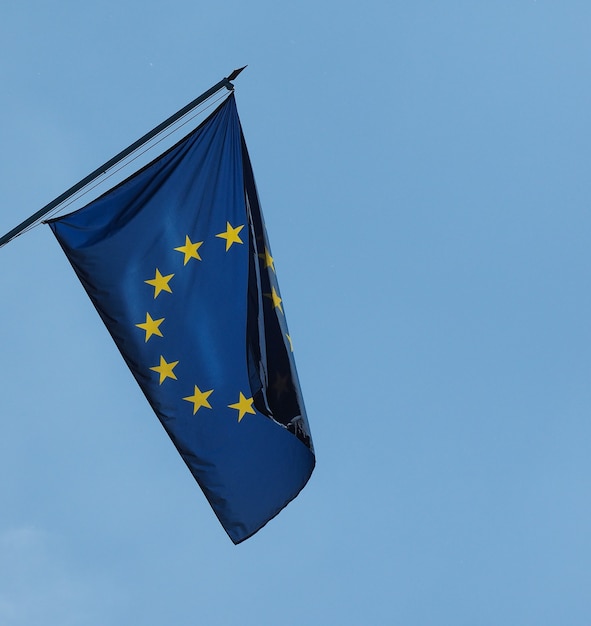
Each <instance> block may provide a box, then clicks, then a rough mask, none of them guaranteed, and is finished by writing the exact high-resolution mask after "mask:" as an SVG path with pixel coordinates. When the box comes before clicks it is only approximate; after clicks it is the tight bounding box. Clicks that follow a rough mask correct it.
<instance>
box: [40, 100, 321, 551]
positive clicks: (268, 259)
mask: <svg viewBox="0 0 591 626" xmlns="http://www.w3.org/2000/svg"><path fill="white" fill-rule="evenodd" d="M48 223H49V225H50V227H51V229H52V230H53V232H54V234H55V236H56V237H57V239H58V241H59V243H60V245H61V246H62V248H63V250H64V252H65V253H66V255H67V257H68V259H69V261H70V263H71V264H72V266H73V268H74V270H75V272H76V274H77V275H78V278H79V279H80V281H81V282H82V284H83V286H84V288H85V289H86V291H87V293H88V295H89V296H90V299H91V300H92V302H93V304H94V306H95V307H96V309H97V311H98V313H99V315H100V316H101V318H102V320H103V322H104V323H105V325H106V326H107V329H108V331H109V333H110V334H111V336H112V337H113V339H114V341H115V343H116V344H117V347H118V348H119V351H120V352H121V354H122V356H123V358H124V359H125V361H126V363H127V365H128V366H129V368H130V370H131V372H132V373H133V375H134V377H135V378H136V380H137V382H138V384H139V386H140V387H141V389H142V391H143V392H144V394H145V396H146V398H147V399H148V402H149V403H150V405H151V406H152V408H153V409H154V411H155V413H156V415H157V416H158V418H159V419H160V421H161V423H162V425H163V426H164V428H165V430H166V432H167V433H168V435H169V436H170V438H171V439H172V441H173V443H174V445H175V446H176V448H177V450H178V451H179V453H180V454H181V456H182V458H183V459H184V461H185V463H186V464H187V466H188V467H189V469H190V471H191V473H192V474H193V476H194V477H195V479H196V480H197V482H198V483H199V485H200V487H201V489H202V490H203V492H204V494H205V496H206V497H207V499H208V501H209V503H210V505H211V506H212V508H213V510H214V512H215V514H216V515H217V517H218V519H219V520H220V522H221V523H222V525H223V527H224V529H225V530H226V532H227V533H228V535H229V536H230V538H231V539H232V541H233V542H234V543H239V542H241V541H243V540H244V539H247V538H248V537H250V536H251V535H252V534H254V533H255V532H257V531H258V530H259V529H260V528H261V527H262V526H264V525H265V524H266V523H267V522H268V521H269V520H270V519H271V518H273V517H274V516H275V515H277V513H278V512H279V511H280V510H281V509H283V507H285V506H286V505H287V504H288V503H289V502H290V501H291V500H292V499H293V498H295V497H296V496H297V494H298V493H299V492H300V490H301V489H302V488H303V487H304V485H305V484H306V482H307V481H308V479H309V477H310V475H311V473H312V470H313V468H314V464H315V456H314V450H313V446H312V441H311V437H310V430H309V426H308V421H307V418H306V413H305V409H304V404H303V401H302V396H301V391H300V385H299V383H298V379H297V374H296V369H295V363H294V359H293V354H292V347H291V338H290V335H289V331H288V328H287V325H286V321H285V311H284V304H283V300H282V299H281V295H280V291H279V286H278V284H277V279H276V275H275V263H274V260H273V257H272V256H271V250H270V246H269V243H268V240H267V235H266V232H265V227H264V223H263V218H262V215H261V211H260V206H259V200H258V196H257V192H256V187H255V182H254V177H253V173H252V168H251V164H250V160H249V157H248V152H247V149H246V144H245V142H244V137H243V134H242V129H241V126H240V121H239V119H238V114H237V111H236V105H235V101H234V96H233V94H232V95H230V96H229V97H228V98H227V100H226V101H225V102H224V103H223V104H222V105H221V106H220V107H219V108H218V109H217V110H216V111H215V112H214V113H213V114H212V115H210V116H209V117H208V118H207V119H206V120H205V121H204V122H203V123H202V124H201V125H200V126H199V127H198V128H197V129H196V130H194V131H193V132H192V133H191V134H189V135H188V136H187V137H185V138H184V139H183V140H181V141H180V142H179V143H178V144H176V146H174V147H173V148H171V149H170V150H168V151H167V152H166V153H164V154H163V155H162V156H160V157H159V158H157V159H156V160H155V161H153V162H152V163H150V164H149V165H148V166H146V167H145V168H143V169H142V170H140V171H139V172H138V173H136V174H134V175H133V176H131V177H130V178H128V179H127V180H125V181H124V182H122V183H121V184H119V185H118V186H116V187H115V188H113V189H111V190H110V191H108V192H107V193H105V194H104V195H103V196H101V197H100V198H98V199H97V200H95V201H93V202H92V203H90V204H89V205H87V206H85V207H84V208H82V209H80V210H78V211H76V212H74V213H71V214H69V215H65V216H63V217H60V218H57V219H54V220H50V221H49V222H48Z"/></svg>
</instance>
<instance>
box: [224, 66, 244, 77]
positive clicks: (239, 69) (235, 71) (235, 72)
mask: <svg viewBox="0 0 591 626" xmlns="http://www.w3.org/2000/svg"><path fill="white" fill-rule="evenodd" d="M247 67H248V65H245V66H244V67H240V68H238V69H237V70H234V71H233V72H232V73H231V74H230V76H228V80H234V79H235V78H236V77H237V76H238V74H240V72H242V70H243V69H245V68H247Z"/></svg>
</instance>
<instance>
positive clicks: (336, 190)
mask: <svg viewBox="0 0 591 626" xmlns="http://www.w3.org/2000/svg"><path fill="white" fill-rule="evenodd" d="M590 32H591V5H589V3H588V2H583V1H569V0H566V1H564V2H560V3H559V2H552V1H550V0H537V1H536V0H511V1H508V0H507V1H500V2H474V1H468V0H465V1H459V0H450V1H449V2H435V1H424V0H416V1H413V2H396V1H394V2H392V1H385V0H381V1H377V0H368V1H366V2H361V3H350V2H347V1H344V2H340V3H336V2H326V1H324V0H314V1H311V0H304V1H302V2H298V3H277V2H270V1H268V0H252V1H251V2H240V1H238V0H229V1H228V2H224V3H221V4H220V3H202V2H194V1H191V2H189V1H177V0H171V1H170V2H166V3H161V2H153V1H152V0H147V1H144V2H141V3H140V2H135V1H127V2H121V1H120V0H117V1H114V0H111V1H108V2H98V3H91V4H87V3H81V2H73V1H70V0H62V1H61V2H58V3H49V2H41V1H39V0H37V1H24V2H16V1H13V0H11V1H7V2H4V3H2V5H1V6H0V55H1V58H2V61H1V62H0V78H1V84H2V89H1V96H0V138H1V141H0V202H1V207H2V210H1V211H0V230H1V231H2V233H3V232H6V231H8V230H9V229H10V228H12V227H13V226H14V225H16V223H17V222H19V221H20V220H21V219H24V218H25V217H26V216H28V215H29V214H31V213H33V212H34V211H36V210H37V209H39V208H40V207H42V206H43V205H45V204H46V203H47V202H49V201H50V200H51V199H53V198H54V197H55V196H57V195H59V194H60V193H61V192H63V191H64V190H65V189H67V188H68V187H70V186H71V185H72V184H74V183H75V182H77V181H78V180H79V179H81V178H82V177H84V176H85V175H86V174H88V173H89V172H90V171H92V170H93V169H94V168H96V167H97V166H98V165H100V164H101V163H102V162H104V161H106V160H107V159H108V158H110V157H111V156H113V155H114V154H115V153H116V152H118V151H119V150H121V149H122V148H124V147H125V146H127V145H128V144H129V143H131V142H132V141H134V140H135V139H137V138H138V137H139V136H141V135H142V134H143V133H145V132H146V131H147V130H149V129H150V128H152V127H153V126H155V125H156V124H158V123H159V122H160V121H162V120H163V119H164V118H165V117H167V116H168V115H170V114H171V113H173V112H174V111H176V110H177V109H179V108H180V107H181V106H183V105H184V104H186V103H187V102H189V101H190V100H192V99H193V98H194V97H196V96H197V95H198V94H200V93H201V92H202V91H204V90H205V89H207V88H208V87H210V86H211V85H213V84H214V83H216V82H217V81H218V80H219V79H221V78H222V77H223V76H226V75H227V74H229V73H230V72H231V71H232V70H233V69H234V68H236V67H240V66H242V65H245V64H248V68H247V70H245V72H244V73H243V74H242V75H241V76H240V77H239V78H238V79H237V80H236V98H237V104H238V109H239V113H240V116H241V120H242V124H243V127H244V132H245V135H246V139H247V142H248V146H249V150H250V155H251V158H252V162H253V167H254V170H255V176H256V179H257V185H258V188H259V193H260V196H261V201H262V205H263V211H264V214H265V219H266V222H267V229H268V231H269V237H270V241H271V245H272V247H273V256H274V258H275V263H276V268H277V273H278V278H279V282H280V285H281V289H282V296H283V300H284V305H285V310H286V314H287V319H288V322H289V325H290V330H291V334H292V337H293V340H294V347H295V353H296V360H297V363H298V370H299V375H300V379H301V383H302V388H303V392H304V398H305V400H306V405H307V409H308V415H309V419H310V425H311V429H312V435H313V438H314V444H315V447H316V452H317V468H316V471H315V473H314V474H313V476H312V479H311V480H310V483H309V484H308V486H307V487H306V488H305V489H304V491H303V492H302V493H301V494H300V496H299V497H298V498H297V499H296V500H295V501H294V502H292V503H291V504H290V505H289V506H288V507H287V509H285V510H284V511H283V512H282V513H281V514H280V515H279V516H278V517H277V518H276V519H274V520H273V521H272V522H270V523H269V524H268V525H267V526H266V527H265V528H264V529H263V530H262V531H260V532H259V533H258V534H257V535H255V536H254V537H253V538H251V539H249V540H248V541H246V542H245V543H243V544H241V545H239V546H234V545H232V543H231V542H230V540H229V539H228V537H227V536H226V534H225V532H224V531H223V529H222V528H221V526H220V525H219V523H218V521H217V519H216V518H215V516H214V515H213V513H212V511H211V509H210V507H209V505H208V504H207V502H206V500H205V498H204V497H203V495H202V494H201V492H200V490H199V488H198V487H197V485H196V484H195V483H194V481H193V479H192V478H191V476H190V474H189V472H188V471H187V469H186V467H185V466H184V464H183V462H182V460H181V459H180V457H179V456H178V454H177V453H176V451H175V450H174V448H173V446H172V444H171V443H170V442H169V440H168V439H167V437H166V436H165V434H164V432H163V431H162V428H161V426H160V424H159V423H158V420H157V419H156V417H155V416H154V415H153V413H152V412H151V410H150V408H149V406H148V405H147V403H146V401H145V399H144V397H143V395H142V394H141V392H140V390H139V388H138V387H137V385H136V383H135V381H134V380H133V378H132V376H131V374H130V373H129V371H128V370H127V368H126V366H125V364H124V363H123V360H122V359H121V357H120V356H119V353H118V352H117V350H116V348H115V346H114V344H113V343H112V341H111V339H110V338H109V336H108V334H107V331H106V330H105V328H104V327H103V325H102V323H101V321H100V319H99V318H98V316H97V315H96V313H95V311H94V309H93V308H92V305H91V304H90V301H89V300H88V298H87V296H86V294H85V293H84V291H83V289H82V287H81V286H80V284H79V283H78V281H77V279H76V277H75V276H74V273H73V272H72V270H71V268H70V267H69V264H68V262H67V261H66V259H65V257H64V256H63V254H62V252H61V250H60V249H59V246H58V244H57V243H56V241H55V240H54V238H53V236H52V235H51V232H50V230H49V228H48V227H47V226H39V227H38V228H36V229H34V230H32V231H31V232H29V233H27V234H25V235H24V236H22V237H20V238H19V239H17V240H15V241H14V242H12V243H10V244H9V245H8V246H6V247H4V248H2V249H1V250H0V293H1V294H2V296H1V301H0V302H1V308H0V320H1V323H0V345H1V346H2V349H1V355H2V367H1V374H2V375H1V378H0V380H1V382H0V389H1V393H0V419H1V420H2V421H1V423H2V436H1V437H0V503H1V504H0V623H2V624H3V625H7V626H24V625H26V626H37V625H43V626H58V625H59V626H70V625H72V626H99V625H100V626H104V625H105V624H109V625H114V626H119V625H121V626H129V624H141V625H142V626H159V625H162V624H175V625H194V624H204V625H207V626H210V625H211V626H217V625H224V626H226V625H233V624H240V625H243V626H244V625H253V626H277V625H281V626H295V625H300V624H311V625H324V624H339V625H340V626H358V625H360V624H377V625H381V624H404V625H405V626H415V625H416V626H423V625H425V626H430V625H433V624H436V625H440V624H453V625H454V626H462V625H465V626H475V625H478V626H480V625H482V626H488V625H490V626H496V625H499V624H516V625H517V624H518V625H520V626H530V625H531V626H543V625H546V624H547V625H549V626H550V625H551V626H554V625H556V624H568V625H569V626H571V625H572V626H578V625H581V626H583V625H585V626H587V625H588V624H589V623H591V594H590V593H589V589H590V588H591V532H590V529H591V499H590V494H591V454H590V449H591V421H590V409H591V295H590V290H589V277H590V275H591V252H590V250H591V245H590V243H591V211H590V199H591V177H590V176H589V165H590V157H591V141H590V139H591V138H590V130H589V111H590V110H591V82H590V80H589V78H590V73H591V36H590Z"/></svg>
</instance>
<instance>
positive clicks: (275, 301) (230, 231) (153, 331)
mask: <svg viewBox="0 0 591 626" xmlns="http://www.w3.org/2000/svg"><path fill="white" fill-rule="evenodd" d="M243 228H244V224H242V225H238V226H232V225H231V224H230V222H226V230H225V231H224V232H221V233H219V234H217V235H216V237H219V238H220V239H224V240H225V242H226V243H225V246H226V252H228V251H229V250H230V249H231V248H232V246H233V245H234V244H243V243H244V242H243V241H242V239H241V238H240V232H241V231H242V229H243ZM202 245H203V241H196V242H193V241H191V238H190V237H189V235H186V236H185V243H184V245H182V246H178V247H176V248H174V250H175V251H176V252H180V253H181V254H182V255H183V266H185V265H187V263H188V262H189V261H190V260H191V259H195V260H197V261H202V260H203V259H202V258H201V255H200V254H199V249H200V248H201V246H202ZM259 257H260V258H261V259H263V261H264V264H265V268H269V269H270V270H271V271H272V272H273V273H275V262H274V259H273V257H272V256H271V253H270V252H269V250H268V249H267V248H265V252H264V254H259ZM174 276H175V275H174V274H166V275H163V274H162V273H161V272H160V269H159V268H156V270H155V273H154V278H150V279H148V280H145V281H144V282H145V283H146V284H148V285H150V286H151V287H153V288H154V300H155V299H156V298H158V297H159V296H160V294H161V293H163V292H165V293H172V287H171V285H170V283H171V281H172V279H173V278H174ZM264 296H265V297H266V298H268V299H269V300H271V302H272V305H273V308H274V309H278V310H279V311H280V312H281V313H282V314H283V307H282V304H281V303H282V300H281V298H280V296H279V294H278V293H277V291H276V289H275V287H274V286H273V287H272V288H271V293H268V294H267V293H266V294H264ZM164 322H165V318H163V317H162V318H159V319H153V318H152V317H151V315H150V313H149V312H147V313H146V320H145V321H144V322H140V323H138V324H135V326H136V327H137V328H140V329H141V330H143V331H144V332H145V337H144V342H145V343H147V342H148V341H149V340H150V339H151V338H152V337H163V336H164V335H163V334H162V330H161V328H160V327H161V325H163V323H164ZM286 337H287V340H288V341H289V345H290V349H291V351H293V348H292V347H291V338H290V337H289V335H287V334H286ZM178 364H179V361H167V360H166V359H165V358H164V356H163V355H160V363H159V364H158V365H155V366H154V367H150V370H151V371H154V372H156V373H157V374H158V384H159V385H162V383H164V382H165V381H166V380H167V379H168V378H170V379H172V380H177V377H176V374H175V373H174V368H175V367H176V366H177V365H178ZM213 393H214V390H213V389H208V390H205V391H202V390H201V389H200V388H199V387H198V386H197V385H194V389H193V394H192V395H190V396H185V397H184V398H183V400H184V401H186V402H188V403H191V404H192V405H193V415H195V414H196V413H197V412H198V411H199V410H200V409H212V406H211V404H210V402H209V397H210V396H211V395H212V394H213ZM253 402H254V399H253V398H252V397H246V396H245V395H244V394H243V393H242V391H240V392H239V395H238V401H237V402H235V403H233V404H228V405H227V406H228V408H230V409H234V410H235V411H237V412H238V422H241V421H242V419H243V417H244V416H245V415H246V414H253V415H254V414H255V413H256V411H255V410H254V408H253Z"/></svg>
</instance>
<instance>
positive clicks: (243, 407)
mask: <svg viewBox="0 0 591 626" xmlns="http://www.w3.org/2000/svg"><path fill="white" fill-rule="evenodd" d="M252 402H253V400H252V398H245V397H244V395H243V394H242V391H241V392H240V398H239V400H238V402H236V404H228V407H229V408H230V409H236V410H237V411H238V421H240V420H241V419H242V418H243V417H244V416H245V415H246V413H252V414H253V415H254V414H255V413H256V411H255V410H254V409H253V408H252Z"/></svg>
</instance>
